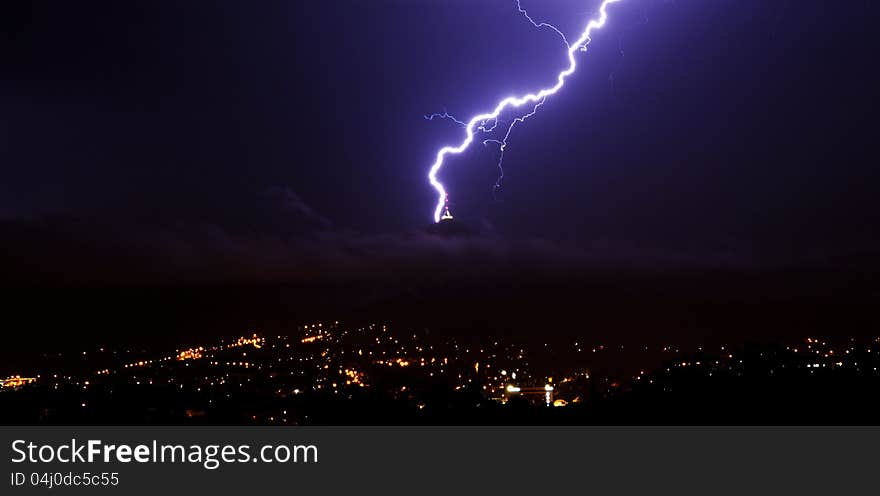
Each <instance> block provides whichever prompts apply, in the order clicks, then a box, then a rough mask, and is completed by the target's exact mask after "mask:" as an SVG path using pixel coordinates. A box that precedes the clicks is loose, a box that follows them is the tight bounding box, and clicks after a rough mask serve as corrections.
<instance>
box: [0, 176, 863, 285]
mask: <svg viewBox="0 0 880 496" xmlns="http://www.w3.org/2000/svg"><path fill="white" fill-rule="evenodd" d="M288 193H290V192H288ZM283 198H284V199H285V200H290V199H292V198H298V197H297V196H296V195H295V194H292V193H290V194H285V195H283ZM294 205H295V206H296V208H295V209H294V210H293V212H294V213H296V214H297V217H296V218H295V219H294V220H293V221H294V222H308V223H310V225H313V226H314V229H312V230H311V231H310V232H308V233H304V234H300V235H298V236H288V237H281V236H278V235H275V234H266V233H259V232H258V233H241V232H236V231H235V230H234V229H228V228H225V227H222V226H219V225H214V224H205V223H202V224H198V223H178V224H176V225H174V226H170V227H169V226H163V227H156V226H148V225H136V224H133V223H123V224H120V223H119V222H118V221H101V220H98V219H95V218H92V219H85V218H74V217H49V216H45V217H37V218H33V217H32V218H23V217H17V218H8V217H7V218H4V219H2V220H0V243H2V245H3V246H4V251H5V255H4V257H3V259H2V271H3V273H4V274H5V276H4V278H3V280H4V282H5V284H25V285H37V286H40V285H49V286H55V285H62V286H69V285H73V286H76V285H83V284H85V285H89V284H99V285H101V284H109V285H140V284H201V283H258V282H277V283H317V284H324V283H345V282H367V283H369V282H375V283H376V284H379V285H383V286H384V285H394V284H404V285H421V284H425V285H434V284H444V283H449V282H467V281H476V280H484V281H492V280H498V281H501V280H505V281H506V280H514V281H528V282H529V283H535V282H540V281H558V282H571V281H577V280H579V279H588V278H589V277H590V276H591V274H594V273H602V272H607V271H616V270H623V271H631V272H645V273H650V272H656V271H664V270H670V271H676V270H681V271H695V270H696V271H700V270H746V271H748V270H760V269H761V268H763V267H766V266H773V267H780V266H783V265H785V264H784V263H781V261H780V260H778V259H775V258H768V257H764V258H758V257H756V256H755V255H754V254H750V253H734V252H732V251H730V250H715V251H712V250H696V249H695V250H690V251H686V250H672V249H660V248H651V247H638V246H632V245H623V244H620V243H614V242H607V243H595V244H593V245H590V246H579V245H567V244H563V243H560V242H556V241H548V240H540V239H505V238H502V237H499V236H495V235H491V234H476V235H472V236H460V237H446V236H441V235H435V234H429V233H427V232H425V231H415V232H410V233H402V234H362V233H357V232H354V231H350V230H345V229H330V228H328V226H329V223H328V221H326V219H325V218H324V217H322V216H321V215H320V214H317V213H316V212H314V210H312V209H311V208H309V207H308V205H306V204H305V203H303V202H301V201H298V202H295V203H294ZM822 255H823V256H822V257H819V258H814V259H812V260H801V261H799V262H793V261H791V260H789V261H788V262H787V263H788V264H790V265H793V266H794V265H797V263H802V264H805V266H809V265H811V264H812V265H816V264H819V265H820V266H821V265H822V264H827V263H828V259H827V257H825V255H826V254H822ZM866 258H867V257H866ZM841 260H844V261H851V259H849V258H844V259H838V260H837V262H840V261H841Z"/></svg>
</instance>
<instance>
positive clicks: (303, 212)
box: [266, 186, 331, 229]
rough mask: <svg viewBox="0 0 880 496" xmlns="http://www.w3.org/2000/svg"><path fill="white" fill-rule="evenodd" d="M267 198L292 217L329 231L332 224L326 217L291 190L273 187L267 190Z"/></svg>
mask: <svg viewBox="0 0 880 496" xmlns="http://www.w3.org/2000/svg"><path fill="white" fill-rule="evenodd" d="M266 197H267V198H269V199H270V200H272V202H273V203H274V205H275V206H276V207H277V208H278V209H280V210H281V211H283V212H284V213H286V214H289V215H290V216H291V217H293V218H295V219H297V220H302V221H304V222H305V223H306V224H309V225H311V226H313V227H316V228H320V229H327V228H329V227H330V226H331V222H330V220H329V219H327V218H326V217H324V216H322V215H320V214H318V213H317V212H315V209H313V208H312V207H311V206H309V205H307V204H306V202H305V201H304V200H303V199H302V197H300V196H299V195H298V194H296V193H294V192H293V191H291V190H290V188H286V187H280V186H272V187H269V188H267V189H266Z"/></svg>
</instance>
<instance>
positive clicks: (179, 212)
mask: <svg viewBox="0 0 880 496" xmlns="http://www.w3.org/2000/svg"><path fill="white" fill-rule="evenodd" d="M597 3H598V2H596V1H594V0H540V1H538V0H524V6H525V7H527V8H528V9H529V11H530V13H531V14H532V15H533V16H534V17H535V18H536V19H539V20H547V21H549V22H553V23H555V24H556V25H558V26H559V27H560V28H561V29H562V30H564V31H565V32H566V33H568V34H569V35H575V34H576V33H578V32H580V30H581V29H582V28H583V26H584V25H585V23H586V20H587V19H588V18H589V16H590V15H592V14H593V13H594V11H593V9H594V8H595V7H596V5H597ZM610 14H611V17H610V20H609V23H608V25H607V27H606V28H605V29H604V30H602V31H599V32H598V33H597V34H596V36H595V37H594V40H593V44H592V45H591V47H590V49H589V52H588V53H585V54H580V60H579V61H580V66H579V68H578V72H577V73H576V74H575V75H574V76H573V77H572V78H571V79H570V80H569V82H568V84H567V86H566V87H565V89H564V90H563V91H562V92H561V93H560V94H559V95H557V96H556V97H554V98H552V99H551V100H549V101H548V102H547V104H546V105H545V106H544V107H543V108H542V109H541V111H540V112H539V114H538V115H536V116H535V117H534V118H532V119H530V120H529V121H527V122H526V123H524V124H522V125H520V126H519V127H517V128H516V130H515V131H514V134H513V136H512V140H511V144H510V146H509V147H508V149H507V155H506V156H507V158H506V179H505V183H504V188H503V190H502V191H501V192H500V194H499V195H497V198H496V197H493V195H492V192H491V186H492V184H493V183H494V180H495V176H496V169H495V159H496V157H497V150H496V149H493V148H484V147H482V146H476V147H474V148H473V150H472V151H471V152H469V153H467V154H466V155H464V156H462V157H460V158H456V159H454V160H452V161H451V162H449V164H448V165H447V167H446V168H445V169H444V172H443V174H442V175H443V179H444V180H445V181H446V183H447V186H448V187H449V190H450V192H451V196H452V205H453V212H454V213H455V215H456V218H457V220H459V221H461V222H463V223H465V224H466V225H468V226H470V228H471V229H473V230H474V231H477V232H479V233H480V234H479V235H477V236H475V237H473V238H470V239H469V240H445V239H434V238H431V237H430V236H427V235H425V234H424V233H423V229H424V227H425V226H426V225H427V224H429V223H430V221H431V215H432V209H433V204H434V201H435V198H434V192H433V190H432V189H431V188H430V185H429V184H428V182H427V180H426V178H425V175H426V172H427V168H428V166H429V165H430V163H431V161H432V159H433V156H434V153H435V152H436V150H437V149H438V148H439V147H441V146H443V145H446V144H451V143H457V142H458V141H459V140H460V136H461V134H462V129H461V128H458V127H456V126H455V125H454V124H452V123H450V122H448V121H445V122H444V121H433V122H429V121H427V120H425V118H424V116H425V115H426V114H431V113H433V112H443V111H448V112H450V113H452V114H455V115H456V116H458V117H460V118H467V117H469V116H470V115H471V114H473V113H475V112H477V111H483V110H485V109H487V108H491V106H493V105H494V102H495V101H497V100H498V99H499V98H501V97H504V96H507V95H508V94H510V93H511V92H522V91H531V90H533V89H534V88H536V87H540V86H543V85H545V84H546V83H547V81H550V80H552V79H553V77H554V76H555V74H556V73H557V72H558V71H559V68H560V67H562V66H563V64H564V62H565V61H564V46H562V45H561V43H560V41H559V40H558V38H556V37H555V36H553V34H552V33H550V32H549V31H546V30H536V29H534V28H533V27H532V26H530V25H529V24H528V23H527V22H526V21H525V20H523V19H522V18H521V17H520V16H519V14H517V12H516V8H515V2H514V1H513V0H480V1H475V0H467V1H466V0H372V1H366V0H363V1H355V0H337V1H326V0H321V1H315V0H301V1H268V2H237V1H228V0H216V1H202V2H172V1H136V0H131V1H125V2H119V1H82V2H44V1H26V2H25V1H19V2H3V4H2V6H0V35H2V40H0V67H2V70H0V108H2V112H0V163H2V179H0V241H2V242H3V244H4V245H5V246H6V250H7V255H6V256H5V257H4V259H5V260H4V263H3V267H4V271H5V272H7V277H5V278H4V280H5V281H6V284H7V285H12V286H15V285H26V286H33V285H36V286H41V287H42V286H53V287H54V286H59V285H60V286H69V285H73V286H79V285H94V284H98V285H109V286H119V285H122V286H126V285H133V286H138V285H141V284H156V283H158V284H164V285H180V284H184V283H187V284H189V283H193V284H201V283H209V282H217V281H230V280H231V281H238V282H251V281H264V280H267V279H269V280H273V281H295V282H297V283H302V284H325V283H328V281H329V282H335V281H340V280H343V281H345V280H349V279H350V278H360V279H359V280H378V281H380V282H381V284H382V285H383V286H394V285H399V284H400V281H425V280H427V281H434V280H436V279H438V278H442V275H443V274H446V275H448V273H449V272H454V271H455V270H454V269H455V268H457V269H461V270H462V271H465V272H467V273H468V277H473V278H474V279H479V278H480V277H481V276H482V275H486V277H490V275H491V274H497V273H505V274H510V272H514V273H516V274H520V275H524V276H523V277H530V278H539V277H541V276H542V275H544V274H570V273H571V271H572V270H573V269H572V268H573V267H574V268H576V269H583V270H584V271H585V272H584V273H586V272H588V271H589V269H590V268H597V267H598V268H600V269H602V268H607V267H608V266H609V265H614V266H615V267H625V268H634V269H633V270H636V271H637V270H642V269H644V270H649V271H653V270H660V269H663V270H665V269H666V268H667V267H684V268H687V269H689V270H690V269H694V268H696V269H695V270H703V269H707V270H708V269H712V270H715V269H718V270H731V271H734V272H736V271H745V270H753V269H754V270H783V269H785V270H789V269H792V268H794V269H798V270H800V269H805V270H807V269H810V270H812V269H814V268H819V269H821V270H830V271H832V272H833V271H835V270H838V269H840V270H843V269H846V270H848V271H855V272H857V273H863V272H862V271H866V270H871V271H876V269H877V267H878V264H877V263H876V260H877V258H876V257H875V255H877V254H878V253H880V250H878V248H880V239H878V235H877V226H878V221H880V206H878V202H877V198H878V196H880V172H878V167H877V164H878V152H877V143H876V140H877V137H878V126H877V111H878V96H877V88H878V87H880V74H878V68H877V61H878V58H877V47H878V43H877V42H876V37H877V33H876V26H877V25H878V22H877V21H878V14H880V5H878V4H877V3H876V2H874V1H870V0H852V1H848V2H829V1H815V0H806V1H794V0H777V1H772V2H768V1H758V0H677V1H660V0H624V1H623V2H622V3H620V4H616V5H614V6H612V7H611V9H610ZM450 267H452V268H453V270H451V269H450ZM463 267H464V268H466V269H462V268H463ZM472 269H473V270H472ZM869 286H870V285H869Z"/></svg>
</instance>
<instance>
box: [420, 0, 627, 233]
mask: <svg viewBox="0 0 880 496" xmlns="http://www.w3.org/2000/svg"><path fill="white" fill-rule="evenodd" d="M620 1H621V0H604V1H603V2H602V4H601V5H600V6H599V17H598V18H595V19H591V20H590V21H589V23H588V24H587V26H586V28H584V31H583V32H582V33H581V35H580V37H579V38H578V39H577V40H575V41H574V42H573V43H569V42H568V40H567V39H566V37H565V35H564V34H563V33H562V31H560V30H559V29H557V28H556V27H554V26H553V25H551V24H548V23H546V22H541V23H539V22H536V21H535V20H534V19H532V17H531V16H529V14H528V12H526V10H525V9H523V8H522V4H521V0H517V2H516V4H517V9H518V10H519V12H520V13H521V14H522V15H523V16H524V17H525V18H526V19H527V20H528V21H529V22H531V23H532V25H533V26H535V27H537V28H547V29H551V30H553V31H555V32H556V34H558V35H559V36H560V37H561V38H562V41H563V42H564V43H565V45H566V46H567V47H568V67H567V68H565V69H564V70H563V71H562V72H560V73H559V74H557V75H556V84H555V85H553V86H551V87H548V88H543V89H540V90H538V91H536V92H534V93H529V94H527V95H522V96H509V97H507V98H505V99H503V100H501V101H500V102H498V103H497V104H496V105H495V108H494V109H493V110H492V111H491V112H485V113H482V114H477V115H475V116H473V117H471V119H470V120H468V121H467V122H465V121H461V120H458V119H456V118H454V117H452V116H451V115H449V114H448V113H445V112H444V113H443V114H434V115H433V116H429V117H426V118H428V119H429V120H433V119H434V118H443V119H450V120H453V121H454V122H456V123H457V124H459V125H461V126H463V127H464V128H465V138H464V141H462V142H461V143H459V144H458V146H445V147H443V148H441V149H440V150H439V151H438V152H437V156H436V158H435V160H434V163H433V164H432V165H431V170H430V172H428V181H429V182H430V183H431V186H433V187H434V190H436V191H437V195H438V199H437V206H436V208H435V209H434V222H440V217H441V215H442V214H443V210H444V207H445V206H446V204H447V201H448V198H449V195H448V194H447V192H446V188H445V187H444V186H443V183H441V182H440V181H439V180H438V179H437V174H438V173H439V172H440V170H441V169H442V168H443V165H444V163H445V161H446V157H447V156H449V155H459V154H461V153H463V152H464V151H465V150H467V149H468V148H470V146H471V144H472V143H473V142H474V139H475V136H476V133H477V132H478V131H479V132H491V131H492V130H494V129H495V127H497V126H498V123H499V117H500V116H501V114H502V113H503V112H504V111H505V110H507V109H508V108H520V107H523V106H525V105H528V104H533V105H532V107H531V111H530V112H528V113H526V114H523V115H520V116H519V117H517V118H516V119H514V120H513V121H512V122H511V123H510V126H509V127H508V128H507V133H506V134H505V136H504V138H503V139H500V140H492V139H489V140H485V141H484V142H483V143H484V144H489V143H494V144H497V145H498V146H499V149H500V153H501V157H500V159H499V162H498V167H499V169H501V177H499V178H498V181H497V182H496V183H495V187H496V188H498V187H500V185H501V180H502V179H503V177H504V171H503V169H502V162H503V160H504V150H505V148H506V147H507V139H508V138H509V137H510V133H511V132H512V131H513V128H514V126H516V124H518V123H521V122H523V121H525V120H526V119H528V118H529V117H531V116H533V115H535V113H536V112H537V111H538V109H539V108H540V107H541V105H543V104H544V102H545V101H546V100H547V97H549V96H551V95H554V94H556V93H557V92H558V91H559V90H561V89H562V87H563V86H565V80H566V79H568V77H569V76H571V75H572V74H574V72H575V70H576V69H577V58H576V57H575V54H576V53H577V52H578V51H586V50H587V46H589V44H590V42H591V41H592V38H591V36H592V33H593V31H595V30H597V29H601V28H602V27H603V26H605V22H606V21H607V20H608V12H607V9H608V6H609V5H611V4H613V3H617V2H620Z"/></svg>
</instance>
